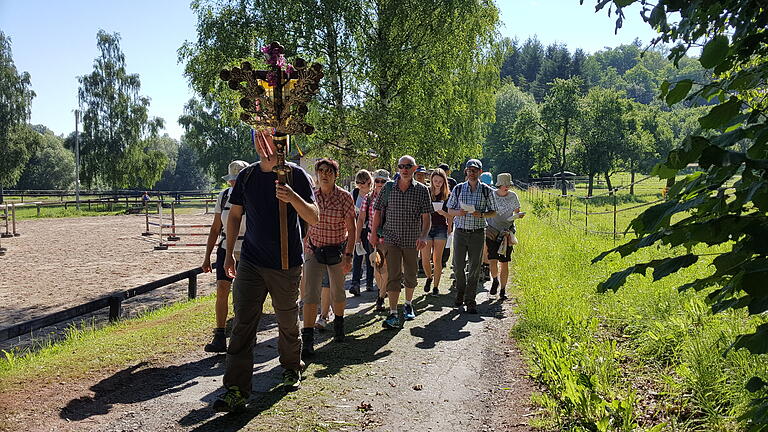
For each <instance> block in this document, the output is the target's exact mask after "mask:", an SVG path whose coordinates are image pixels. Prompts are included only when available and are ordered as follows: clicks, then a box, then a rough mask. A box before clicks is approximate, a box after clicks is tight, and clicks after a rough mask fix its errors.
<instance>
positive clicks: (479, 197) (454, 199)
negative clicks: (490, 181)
mask: <svg viewBox="0 0 768 432" xmlns="http://www.w3.org/2000/svg"><path fill="white" fill-rule="evenodd" d="M484 188H487V189H488V191H487V192H483V189H484ZM459 189H460V191H459ZM486 195H487V196H488V197H487V198H486ZM461 204H468V205H472V206H474V207H475V210H479V211H481V212H483V213H487V212H489V211H497V210H498V207H497V205H496V193H494V191H493V189H491V188H490V187H489V186H487V185H484V184H482V183H480V182H478V183H477V189H475V191H474V192H472V188H470V186H469V182H463V183H459V184H457V185H456V187H455V188H453V193H451V196H450V197H449V198H448V208H449V209H454V210H461ZM453 224H454V227H456V228H461V229H466V230H475V229H481V228H485V219H484V218H479V217H475V216H472V215H471V214H468V215H466V216H456V217H455V218H453Z"/></svg>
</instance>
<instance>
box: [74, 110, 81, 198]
mask: <svg viewBox="0 0 768 432" xmlns="http://www.w3.org/2000/svg"><path fill="white" fill-rule="evenodd" d="M79 124H80V110H75V201H76V202H77V211H78V212H79V211H80V132H79V131H78V125H79Z"/></svg>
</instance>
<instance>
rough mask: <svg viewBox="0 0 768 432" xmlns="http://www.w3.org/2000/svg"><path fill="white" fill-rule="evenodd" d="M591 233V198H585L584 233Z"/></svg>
mask: <svg viewBox="0 0 768 432" xmlns="http://www.w3.org/2000/svg"><path fill="white" fill-rule="evenodd" d="M588 233H589V200H588V199H585V200H584V234H588Z"/></svg>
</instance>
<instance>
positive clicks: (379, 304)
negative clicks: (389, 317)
mask: <svg viewBox="0 0 768 432" xmlns="http://www.w3.org/2000/svg"><path fill="white" fill-rule="evenodd" d="M384 310H385V308H384V297H379V298H377V299H376V312H384Z"/></svg>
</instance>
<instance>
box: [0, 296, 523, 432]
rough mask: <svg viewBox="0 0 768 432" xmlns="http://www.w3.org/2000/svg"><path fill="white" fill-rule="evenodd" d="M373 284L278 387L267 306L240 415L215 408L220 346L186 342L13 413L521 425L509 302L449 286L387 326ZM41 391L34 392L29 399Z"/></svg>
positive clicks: (129, 424) (134, 425)
mask: <svg viewBox="0 0 768 432" xmlns="http://www.w3.org/2000/svg"><path fill="white" fill-rule="evenodd" d="M373 299H374V295H373V293H368V292H366V293H363V296H362V297H358V298H349V299H348V300H349V303H350V306H351V307H352V308H353V311H354V312H353V313H350V314H348V315H347V316H348V318H347V324H348V328H349V330H350V331H349V336H348V338H347V339H348V340H347V342H345V343H343V344H338V343H334V342H331V341H329V337H330V335H328V334H326V333H327V332H325V333H323V335H322V336H321V339H320V340H321V343H320V345H319V346H318V353H317V355H316V358H315V359H314V361H313V363H311V364H310V365H309V366H308V368H307V371H306V373H305V378H304V381H303V386H302V389H301V390H299V391H298V392H295V393H291V394H289V395H286V394H285V393H284V392H282V391H280V390H276V389H274V387H275V385H276V384H277V383H278V381H279V378H280V374H281V368H280V367H279V365H278V362H277V348H276V346H277V344H276V338H277V330H276V327H275V326H274V323H273V317H272V316H267V317H266V319H265V322H264V323H263V327H264V329H263V330H262V331H261V332H260V333H259V336H258V340H259V342H258V345H257V346H256V348H255V353H256V363H257V364H256V366H255V372H254V378H255V380H254V391H255V393H254V396H253V398H252V401H251V403H250V405H249V408H248V410H247V411H246V413H244V414H240V415H221V414H216V413H215V412H214V411H213V410H211V409H210V408H209V407H208V405H209V404H210V403H211V402H212V401H213V400H214V399H215V397H216V396H217V395H218V394H219V393H220V386H221V376H222V374H223V370H224V356H209V355H206V354H205V353H203V352H202V351H200V352H192V353H189V354H188V355H185V356H183V357H181V358H178V359H177V361H175V362H173V363H172V364H155V363H153V362H151V361H148V362H145V363H140V364H136V365H133V366H132V367H129V368H126V369H124V370H121V371H118V372H117V373H115V374H112V375H110V376H107V377H93V379H92V381H90V382H81V383H79V384H77V385H75V386H73V385H71V384H66V383H64V384H62V385H59V386H54V388H45V389H41V392H42V393H43V394H44V395H47V396H48V398H47V399H44V400H45V402H44V403H42V404H40V403H39V399H38V398H30V399H31V400H30V401H29V403H30V404H34V407H32V405H30V409H29V411H27V412H26V413H25V414H24V415H19V416H18V418H15V419H8V420H10V421H11V423H12V424H18V425H24V428H25V429H27V428H28V429H29V430H41V431H42V430H67V431H69V430H73V431H74V430H77V431H190V430H191V431H234V430H268V431H282V430H348V431H353V430H354V431H357V430H365V431H393V430H410V429H413V430H419V431H527V430H530V428H529V427H528V426H527V422H528V419H529V418H530V417H529V414H530V412H531V410H532V408H531V407H530V404H529V399H530V394H531V392H532V390H533V385H532V383H531V382H530V381H529V380H528V379H527V378H526V377H525V373H524V371H523V366H522V361H521V359H520V356H519V354H518V352H517V350H516V348H515V346H514V343H513V341H512V340H510V338H509V336H508V332H509V328H510V327H511V326H512V325H513V323H514V320H515V317H514V315H512V314H511V310H512V304H511V301H509V300H508V301H507V302H506V303H504V304H503V305H502V304H500V303H498V302H497V301H496V300H495V299H493V300H489V299H488V296H487V293H485V292H484V293H482V294H481V295H480V297H479V299H478V300H479V301H481V302H482V303H481V304H480V306H479V309H480V315H474V316H473V315H467V314H464V313H460V311H459V310H457V309H454V308H452V307H451V304H452V298H451V296H450V295H448V294H443V295H440V296H437V297H435V296H425V295H422V294H421V293H419V295H418V296H417V298H416V299H415V304H416V309H417V313H418V316H417V318H416V320H414V321H411V322H406V324H405V326H404V328H403V329H402V330H400V331H391V330H387V331H385V330H382V329H381V321H382V320H383V318H384V316H383V315H379V314H375V313H374V312H373V311H372V305H373V303H372V302H373ZM32 399H37V402H38V403H35V401H34V400H32Z"/></svg>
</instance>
